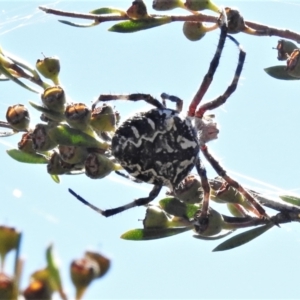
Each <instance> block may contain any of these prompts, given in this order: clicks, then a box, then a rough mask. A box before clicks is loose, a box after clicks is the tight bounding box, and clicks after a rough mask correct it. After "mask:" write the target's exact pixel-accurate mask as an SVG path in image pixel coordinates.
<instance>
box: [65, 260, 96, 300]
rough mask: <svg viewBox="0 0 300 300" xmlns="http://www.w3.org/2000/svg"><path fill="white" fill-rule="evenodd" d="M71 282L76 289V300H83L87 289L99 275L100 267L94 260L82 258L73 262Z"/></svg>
mask: <svg viewBox="0 0 300 300" xmlns="http://www.w3.org/2000/svg"><path fill="white" fill-rule="evenodd" d="M70 273H71V280H72V282H73V284H74V286H75V289H76V299H81V298H82V295H83V294H84V292H85V290H86V288H87V287H88V286H89V285H90V283H91V282H92V281H93V280H94V279H95V277H96V274H97V273H99V267H98V265H97V263H96V262H95V261H94V260H91V259H87V258H82V259H77V260H74V261H72V263H71V266H70Z"/></svg>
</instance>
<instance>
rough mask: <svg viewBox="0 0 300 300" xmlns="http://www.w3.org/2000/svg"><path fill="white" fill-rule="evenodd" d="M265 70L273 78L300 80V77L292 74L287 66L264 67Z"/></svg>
mask: <svg viewBox="0 0 300 300" xmlns="http://www.w3.org/2000/svg"><path fill="white" fill-rule="evenodd" d="M264 70H265V72H266V73H267V74H268V75H270V76H271V77H273V78H276V79H280V80H299V79H300V78H297V77H293V76H291V75H290V74H289V73H288V72H287V70H286V67H285V66H273V67H269V68H266V69H264Z"/></svg>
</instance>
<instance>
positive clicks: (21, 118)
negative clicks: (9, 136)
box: [6, 104, 30, 131]
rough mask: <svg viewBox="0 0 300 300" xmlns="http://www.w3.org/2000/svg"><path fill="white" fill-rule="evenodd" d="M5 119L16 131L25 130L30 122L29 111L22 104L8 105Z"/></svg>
mask: <svg viewBox="0 0 300 300" xmlns="http://www.w3.org/2000/svg"><path fill="white" fill-rule="evenodd" d="M6 120H7V122H8V123H9V124H10V125H11V127H12V128H13V129H15V130H17V131H27V130H28V127H29V123H30V117H29V112H28V110H27V108H26V107H25V106H24V105H22V104H16V105H13V106H9V107H8V109H7V112H6Z"/></svg>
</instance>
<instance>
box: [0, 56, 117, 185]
mask: <svg viewBox="0 0 300 300" xmlns="http://www.w3.org/2000/svg"><path fill="white" fill-rule="evenodd" d="M36 68H37V70H38V71H39V73H40V74H42V75H43V76H44V77H45V78H47V79H51V80H52V81H53V83H55V85H52V86H50V85H47V86H46V87H45V88H44V91H43V92H42V93H41V97H40V98H41V104H38V103H34V102H29V103H30V105H31V106H32V107H33V108H35V109H36V110H38V111H39V112H41V121H42V122H41V123H38V124H36V125H35V126H32V124H30V116H29V112H28V109H27V108H26V107H25V106H24V105H22V104H17V105H12V106H9V108H8V110H7V113H6V121H7V122H1V124H0V125H1V126H3V127H6V128H10V129H12V132H9V133H2V134H1V136H8V135H11V134H15V133H18V132H25V133H24V134H23V135H22V138H21V141H20V142H19V143H18V149H11V150H8V151H7V153H8V154H9V155H10V156H11V157H12V158H14V159H15V160H17V161H19V162H26V163H37V164H47V171H48V173H49V174H50V175H51V176H52V178H53V179H54V180H55V181H57V182H58V181H59V178H58V175H62V174H75V173H76V174H78V173H84V172H86V174H87V176H89V177H91V178H95V179H96V178H103V177H105V176H106V175H108V174H109V173H110V172H112V171H116V170H120V169H122V168H121V166H120V165H119V164H117V163H115V161H114V159H113V157H112V156H111V154H110V140H111V137H112V135H113V133H114V131H115V129H116V126H117V124H118V122H119V119H120V116H119V114H118V113H117V112H116V111H115V110H114V109H113V108H112V107H111V106H109V105H107V104H103V105H102V106H100V107H97V108H89V107H88V106H87V105H85V104H84V103H73V102H71V101H69V100H68V97H67V96H66V94H65V91H64V89H63V88H62V87H61V86H60V85H57V84H58V83H59V80H58V75H59V71H60V62H59V59H58V58H57V57H45V58H44V59H43V60H38V61H37V63H36Z"/></svg>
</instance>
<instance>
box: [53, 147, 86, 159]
mask: <svg viewBox="0 0 300 300" xmlns="http://www.w3.org/2000/svg"><path fill="white" fill-rule="evenodd" d="M58 150H59V155H60V157H61V159H62V160H63V161H65V162H66V163H69V164H80V163H83V162H84V161H85V159H86V157H87V156H88V151H87V148H85V147H78V146H65V145H59V146H58Z"/></svg>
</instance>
